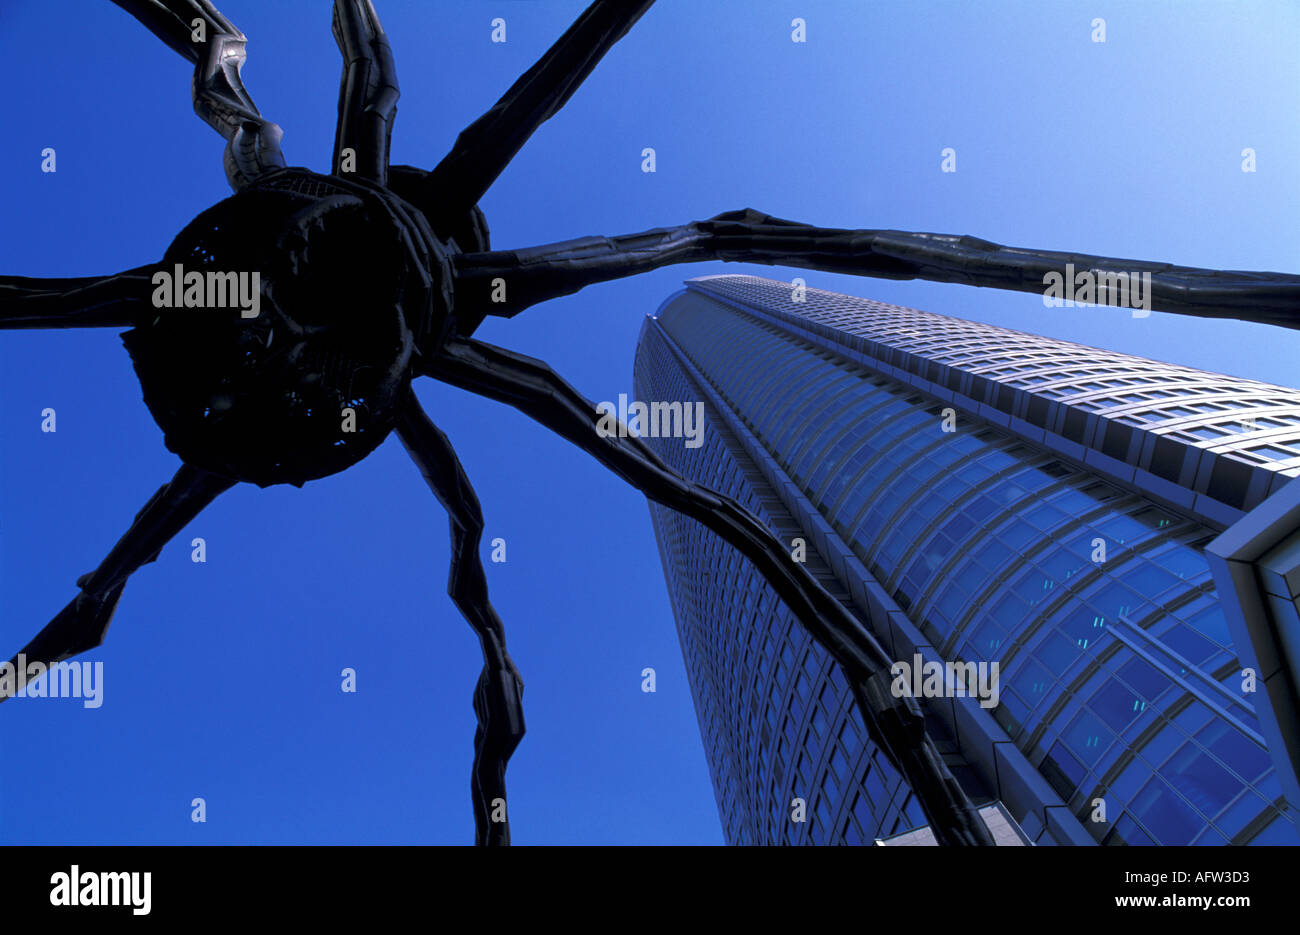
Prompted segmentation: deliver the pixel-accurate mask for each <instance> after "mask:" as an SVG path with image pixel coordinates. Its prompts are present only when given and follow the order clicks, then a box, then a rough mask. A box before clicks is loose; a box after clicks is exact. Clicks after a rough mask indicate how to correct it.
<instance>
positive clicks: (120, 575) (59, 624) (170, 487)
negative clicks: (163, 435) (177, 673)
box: [0, 464, 234, 701]
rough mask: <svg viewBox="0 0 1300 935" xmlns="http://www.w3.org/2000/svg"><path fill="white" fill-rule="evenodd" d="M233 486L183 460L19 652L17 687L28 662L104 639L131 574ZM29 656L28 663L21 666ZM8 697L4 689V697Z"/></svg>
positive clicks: (58, 657) (55, 658)
mask: <svg viewBox="0 0 1300 935" xmlns="http://www.w3.org/2000/svg"><path fill="white" fill-rule="evenodd" d="M233 485H234V481H232V480H229V479H227V478H224V477H218V476H217V475H215V474H209V473H208V472H207V471H202V470H199V469H198V468H194V467H190V466H189V465H187V464H182V465H181V468H180V470H178V471H177V472H176V475H175V476H174V477H173V478H172V479H171V481H170V482H168V483H166V484H163V486H162V487H160V488H158V492H157V493H155V494H154V495H153V496H152V497H151V498H150V499H149V502H148V503H146V504H145V505H144V508H143V509H142V510H140V512H139V513H137V514H136V517H135V522H133V523H132V524H131V528H130V529H128V530H127V531H126V534H125V535H124V536H122V538H121V539H119V540H118V542H117V545H115V546H113V548H112V549H111V550H110V551H109V553H108V556H107V557H106V558H105V559H104V561H103V562H102V563H100V565H99V567H98V568H96V569H95V570H94V571H92V572H90V573H89V574H85V575H82V576H81V577H80V578H78V579H77V587H79V588H80V589H81V591H80V593H79V594H78V595H77V596H76V597H74V598H73V599H72V601H71V602H70V603H69V604H68V606H67V607H65V608H63V610H61V611H59V613H58V615H57V616H55V618H54V619H53V620H51V621H50V622H49V624H47V625H46V626H45V628H44V629H43V630H41V632H40V633H38V634H36V636H35V637H33V638H32V640H31V642H29V643H28V644H27V645H26V646H24V647H23V648H22V650H21V651H20V652H19V654H18V656H15V657H14V659H13V660H12V664H13V666H14V669H15V671H16V673H17V684H16V685H15V686H14V688H15V690H17V689H19V688H22V687H23V686H24V685H26V684H27V666H28V665H31V664H32V663H33V662H40V663H43V664H44V665H45V666H46V667H49V666H50V665H52V664H53V663H55V662H61V661H62V660H64V659H67V658H68V657H69V656H75V655H77V654H78V653H83V652H85V651H86V650H88V649H94V648H95V647H96V646H98V645H99V644H100V643H102V642H103V641H104V633H105V631H107V630H108V624H109V621H110V620H111V619H112V617H113V611H114V610H115V609H116V607H117V601H118V598H119V597H121V595H122V588H123V587H124V586H125V585H126V579H127V578H128V577H130V576H131V575H132V574H134V573H135V572H136V570H138V569H139V568H140V566H142V565H147V564H148V563H149V562H152V561H153V560H154V559H156V558H157V557H158V553H159V552H160V551H161V550H162V547H163V546H164V545H166V544H167V542H168V541H170V540H171V538H172V537H173V536H175V535H176V534H177V533H178V532H180V531H181V530H182V529H184V528H185V526H186V525H187V524H188V523H189V522H190V521H191V520H192V519H194V517H196V516H198V515H199V513H200V512H202V510H203V508H204V507H206V506H207V505H208V504H209V503H211V502H212V501H213V500H214V499H216V497H217V495H218V494H220V493H222V492H224V491H225V490H228V489H229V488H230V487H232V486H233ZM23 657H25V662H26V665H19V659H20V658H23ZM6 697H8V696H7V695H4V694H2V693H0V701H3V700H4V699H5V698H6Z"/></svg>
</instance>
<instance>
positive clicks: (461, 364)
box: [423, 335, 992, 844]
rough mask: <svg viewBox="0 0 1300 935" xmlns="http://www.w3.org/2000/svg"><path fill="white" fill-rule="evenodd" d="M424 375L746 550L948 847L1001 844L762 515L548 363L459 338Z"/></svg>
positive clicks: (879, 661) (877, 652)
mask: <svg viewBox="0 0 1300 935" xmlns="http://www.w3.org/2000/svg"><path fill="white" fill-rule="evenodd" d="M423 372H424V373H425V374H426V375H428V376H431V377H434V378H436V379H438V380H442V381H443V382H445V383H450V384H452V385H453V386H459V387H461V388H462V389H467V390H470V391H471V392H474V393H478V394H479V395H482V396H487V397H488V398H490V399H495V400H498V401H500V402H505V403H509V404H510V405H512V406H514V407H515V408H516V409H518V410H520V411H521V412H523V413H524V414H526V415H528V416H531V417H532V418H533V419H535V420H536V421H538V422H540V423H541V424H542V425H544V426H546V427H547V428H549V429H551V430H552V431H554V432H556V433H557V434H559V435H560V436H562V437H563V438H565V439H567V440H569V441H571V442H573V443H574V444H575V445H577V446H578V447H579V448H581V449H583V450H584V451H586V452H587V453H588V454H591V455H593V456H594V457H595V458H596V459H597V460H598V461H600V462H601V464H603V465H605V467H607V468H609V469H610V470H611V471H613V472H614V473H615V474H617V475H618V476H619V477H621V478H623V480H625V481H627V482H628V483H630V484H631V485H632V486H634V487H636V488H637V489H638V490H640V491H641V492H642V493H644V494H645V495H646V496H647V497H648V498H649V499H651V500H654V501H655V502H657V503H661V504H663V505H664V506H667V507H670V508H672V509H674V510H677V511H678V512H680V513H682V514H684V515H686V516H689V517H691V518H692V519H695V520H697V521H698V522H700V523H702V524H703V525H704V526H706V527H707V528H708V529H709V530H711V531H712V532H714V533H715V534H717V535H718V536H720V537H721V538H722V539H724V540H725V541H726V542H727V543H728V544H730V545H731V546H733V547H734V548H736V549H737V550H738V551H740V552H741V553H742V554H743V555H744V556H745V557H746V558H748V559H749V560H750V562H752V563H753V564H754V566H755V567H756V568H757V569H758V571H759V572H760V573H761V574H762V575H763V577H764V578H765V579H766V580H767V582H768V583H769V584H770V585H771V586H772V588H773V590H775V591H776V592H777V594H778V595H779V596H780V597H781V599H782V600H783V601H784V602H785V603H786V605H787V606H788V607H789V608H790V609H791V610H792V611H793V612H794V614H795V615H796V616H797V617H798V618H799V620H800V621H801V622H802V623H803V625H804V626H805V627H806V628H807V629H808V631H809V633H810V634H811V635H812V636H813V638H814V639H816V640H817V642H818V643H820V644H821V645H822V646H823V647H824V648H825V649H826V650H827V651H828V652H829V653H830V654H831V655H832V656H833V657H834V658H835V660H836V661H837V662H838V663H839V664H840V666H841V667H842V668H843V670H844V672H845V674H846V676H847V677H848V681H849V684H850V685H852V686H853V692H854V697H855V699H856V701H857V704H858V708H859V710H860V711H861V713H862V716H863V719H864V721H865V722H866V725H867V729H868V730H869V732H870V733H871V736H872V739H873V740H875V742H876V743H877V744H879V745H880V747H881V748H882V749H883V750H884V751H885V752H886V754H887V755H889V756H890V758H891V759H892V761H893V763H894V765H895V766H896V768H898V770H899V771H900V772H901V773H902V774H903V776H904V777H905V778H906V780H907V781H908V783H909V784H910V785H911V788H912V791H913V792H915V794H916V796H917V798H918V800H919V801H920V803H921V806H922V808H923V810H924V811H925V814H926V817H927V818H928V819H929V821H930V825H931V827H932V829H933V830H934V832H935V837H936V838H937V840H938V841H939V843H940V844H992V839H991V837H990V836H989V833H988V830H987V828H986V827H985V825H984V823H983V821H982V820H981V819H980V818H979V817H978V815H977V814H976V812H975V810H974V808H973V807H972V806H971V804H970V802H969V800H968V799H967V798H966V795H965V793H964V792H963V791H962V789H961V787H960V786H959V785H958V784H957V781H956V780H955V779H954V778H953V776H952V774H951V773H950V772H949V770H948V768H947V766H946V765H945V764H944V763H943V760H942V759H941V757H940V756H939V753H938V751H937V749H936V748H935V746H934V743H933V741H931V740H930V738H929V737H928V735H927V734H926V731H925V724H924V720H923V716H922V714H921V709H920V707H919V706H918V704H917V702H916V699H914V698H911V697H903V698H895V697H893V695H892V693H891V691H890V689H889V684H890V676H889V670H890V666H891V665H892V664H893V660H891V659H890V658H889V655H888V654H887V653H886V651H885V649H884V648H883V647H882V646H881V645H880V643H879V642H878V641H877V640H876V638H875V637H874V636H873V635H872V634H871V633H870V632H869V631H868V630H867V628H866V627H865V626H863V624H862V623H861V622H860V621H859V620H858V619H857V618H856V617H855V616H854V615H853V614H851V613H850V612H849V611H848V609H847V608H846V607H845V606H844V605H843V604H841V603H840V602H839V601H837V600H836V599H835V598H834V597H833V596H832V595H831V594H830V593H829V592H827V591H826V590H825V589H824V588H823V587H822V586H821V585H820V584H819V583H818V582H817V580H816V579H815V578H813V577H812V575H810V574H809V573H808V571H807V570H806V569H805V568H804V567H803V565H801V564H799V563H797V562H792V561H791V560H790V555H789V552H788V551H787V550H786V546H785V545H784V544H783V543H782V542H781V541H780V539H778V538H777V537H776V536H775V535H774V534H773V533H772V531H771V530H769V529H768V528H767V527H766V526H765V525H763V523H762V522H761V521H760V520H759V519H757V518H756V517H755V516H754V515H753V514H751V513H749V512H748V511H746V510H745V509H744V508H743V507H741V506H740V505H739V504H737V503H736V502H735V501H733V500H731V499H729V498H727V497H724V496H722V495H720V494H717V493H715V492H713V491H711V490H709V489H707V488H705V487H703V486H700V485H699V484H695V483H693V482H692V481H690V480H688V479H686V478H685V477H683V476H682V475H680V474H678V473H677V472H676V471H674V470H673V469H672V468H670V467H669V466H668V465H666V464H665V463H664V462H663V461H662V460H661V459H660V458H659V456H658V455H656V454H655V453H654V451H653V450H652V449H651V448H650V447H649V446H648V445H646V444H645V442H643V441H641V439H639V438H636V437H635V436H630V437H626V438H620V437H617V436H616V435H602V434H601V433H600V432H599V431H598V430H597V425H598V422H599V420H600V419H601V413H600V412H599V411H598V410H597V409H596V407H595V406H594V405H593V404H592V402H591V401H590V400H588V399H586V398H585V397H583V396H582V394H580V393H579V392H578V391H577V390H575V389H574V388H573V387H572V386H570V385H569V384H568V383H566V382H565V381H564V380H563V379H561V378H560V376H559V375H558V374H556V373H555V371H554V370H552V369H551V368H550V367H549V366H547V365H546V364H545V363H543V362H542V361H539V360H534V359H533V358H530V357H524V356H523V355H520V354H515V353H513V352H511V351H507V350H504V349H503V348H499V347H494V346H493V345H491V344H486V343H484V342H482V341H476V340H473V339H467V338H462V337H459V336H456V335H452V336H450V337H449V339H448V341H447V343H446V345H445V347H444V349H443V350H442V351H441V353H439V354H438V355H436V356H433V357H431V358H427V359H426V360H425V362H424V367H423Z"/></svg>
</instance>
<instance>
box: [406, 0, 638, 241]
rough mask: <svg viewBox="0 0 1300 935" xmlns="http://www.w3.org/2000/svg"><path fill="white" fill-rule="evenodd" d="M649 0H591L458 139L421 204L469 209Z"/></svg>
mask: <svg viewBox="0 0 1300 935" xmlns="http://www.w3.org/2000/svg"><path fill="white" fill-rule="evenodd" d="M653 2H654V0H596V2H594V3H593V4H592V5H591V6H589V7H587V9H586V10H585V11H583V13H582V15H580V16H579V17H578V18H577V19H576V20H575V21H574V23H573V25H572V26H570V27H569V28H568V30H567V31H566V32H565V33H564V35H562V36H561V37H560V38H559V39H558V40H556V42H555V44H554V45H552V46H551V47H550V49H548V50H547V52H546V54H545V55H543V56H542V57H541V58H540V59H538V60H537V62H536V63H534V65H533V66H532V67H531V68H529V69H528V71H526V72H524V73H523V75H521V76H520V77H519V80H517V81H516V82H515V83H514V84H513V85H511V86H510V90H508V91H506V93H505V94H504V95H502V97H501V99H500V100H499V101H497V102H496V104H494V105H493V106H492V108H491V109H490V110H488V111H487V112H486V113H485V114H483V116H481V117H479V118H478V119H477V120H475V121H474V122H473V123H471V124H470V125H469V126H467V127H466V128H465V129H464V130H462V131H461V132H460V135H459V136H458V137H457V138H456V144H455V145H454V146H453V147H452V148H451V152H449V153H447V155H446V156H444V157H443V158H442V161H441V162H439V163H438V165H437V166H435V167H434V169H433V171H432V172H430V173H429V175H428V177H427V178H426V179H425V180H424V182H423V185H424V188H425V190H426V195H425V199H426V203H433V204H439V205H440V206H441V207H440V209H439V210H440V212H441V213H445V214H448V215H456V216H459V215H460V214H462V213H464V212H467V211H469V209H471V208H472V207H473V206H474V205H476V204H477V203H478V201H479V199H480V198H482V197H483V195H484V193H485V192H486V191H487V190H488V188H489V187H490V186H491V185H492V183H493V182H494V181H496V178H497V176H499V175H500V174H501V173H502V172H503V171H504V170H505V167H506V166H507V165H509V164H510V160H511V159H513V158H514V157H515V153H517V152H519V150H520V149H521V148H522V147H523V145H524V143H526V142H527V141H528V138H529V137H530V136H532V135H533V131H535V130H536V129H537V128H538V127H539V126H541V125H542V124H543V123H544V122H545V121H547V120H549V119H550V118H551V117H553V116H554V115H555V114H556V113H558V112H559V110H560V108H562V107H563V106H564V105H565V103H566V102H567V101H568V100H569V98H570V97H571V96H572V95H573V92H574V91H576V90H577V89H578V86H579V85H581V84H582V82H583V81H584V80H585V79H586V77H587V75H589V74H591V71H592V69H593V68H595V67H596V63H597V62H599V61H600V60H601V58H603V57H604V55H605V53H606V52H608V51H609V50H610V48H611V47H613V45H614V43H616V42H618V40H619V39H621V38H623V35H624V34H625V33H626V32H627V31H628V30H629V29H630V28H632V25H633V24H634V23H635V22H636V21H637V20H638V19H640V18H641V15H642V14H643V13H644V12H645V11H646V10H648V9H649V8H650V5H651V4H652V3H653Z"/></svg>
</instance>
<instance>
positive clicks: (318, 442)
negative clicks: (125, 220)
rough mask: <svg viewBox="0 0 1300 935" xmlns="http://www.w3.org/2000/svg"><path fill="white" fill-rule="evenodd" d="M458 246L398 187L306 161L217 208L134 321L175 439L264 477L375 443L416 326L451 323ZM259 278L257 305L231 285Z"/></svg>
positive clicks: (402, 386)
mask: <svg viewBox="0 0 1300 935" xmlns="http://www.w3.org/2000/svg"><path fill="white" fill-rule="evenodd" d="M454 249H455V245H454V242H453V243H452V244H450V245H448V244H445V243H443V242H442V241H440V240H439V239H438V238H437V237H436V235H434V234H433V232H432V230H431V228H430V227H429V225H428V223H427V221H426V220H425V218H424V216H423V215H422V214H421V213H420V211H419V210H418V209H417V208H414V207H413V206H411V205H410V204H409V203H407V202H405V201H404V200H403V199H401V198H400V197H399V196H397V195H396V194H394V193H393V192H391V191H389V190H387V189H385V188H382V187H380V186H376V185H368V184H365V183H358V182H349V181H347V180H342V179H338V178H335V177H331V176H324V175H320V174H317V173H314V172H311V171H309V170H307V169H300V168H287V169H280V170H277V171H275V172H272V173H269V174H268V175H267V176H266V177H265V178H263V179H260V180H259V181H258V182H256V183H255V184H253V185H250V186H249V187H247V188H245V189H244V190H242V191H240V192H238V193H237V194H235V195H232V196H231V197H229V198H227V199H225V200H223V201H221V202H219V203H217V204H216V205H214V206H212V207H211V208H209V209H207V210H205V211H203V212H202V213H201V214H199V215H198V216H197V217H196V218H195V219H194V220H193V221H192V222H190V224H188V225H187V226H186V227H185V228H184V230H182V231H181V232H180V234H178V235H177V237H176V239H175V240H174V241H173V242H172V244H171V246H170V247H169V248H168V250H167V252H166V254H165V255H164V257H163V261H162V263H161V264H160V265H159V272H158V273H157V274H155V276H154V277H151V283H150V285H151V286H153V291H152V293H151V299H150V301H151V304H152V305H153V306H154V308H155V311H154V314H152V315H149V316H146V317H145V318H144V319H143V320H141V321H140V323H138V324H137V325H136V327H135V328H133V329H132V330H131V331H128V332H127V333H126V334H125V335H123V342H124V343H125V345H126V347H127V350H128V351H129V352H130V354H131V359H132V361H133V363H134V365H135V370H136V374H137V376H138V377H139V379H140V384H141V388H142V389H143V391H144V400H145V403H146V405H147V406H148V407H149V410H150V413H151V414H152V415H153V417H154V420H155V421H156V422H157V423H158V425H159V427H160V428H161V429H162V430H163V436H164V441H165V444H166V445H167V447H168V448H169V449H170V450H171V451H173V452H175V453H176V454H177V455H179V456H180V457H181V458H182V459H183V460H184V461H185V462H186V463H188V464H192V465H195V466H197V467H201V468H203V469H204V470H207V471H211V472H213V473H216V474H220V475H222V476H225V477H231V478H234V479H236V480H240V481H247V482H250V483H254V484H257V485H259V486H263V487H265V486H268V485H271V484H278V483H290V484H295V485H298V486H301V485H302V484H303V483H305V482H306V481H309V480H315V479H317V478H320V477H325V476H327V475H329V474H333V473H336V472H338V471H341V470H344V469H345V468H348V467H350V466H351V465H353V464H355V463H357V462H358V461H360V460H361V459H363V458H364V457H365V456H366V455H368V454H369V453H370V452H371V451H373V450H374V449H375V448H376V447H377V446H378V445H379V444H380V443H382V442H383V440H384V439H385V438H386V437H387V436H388V434H389V433H390V432H391V430H392V429H393V427H394V425H395V424H396V418H397V411H398V409H399V407H400V405H401V402H402V400H403V398H404V396H405V393H406V392H407V388H408V386H409V384H410V381H411V378H412V375H413V374H412V367H411V364H412V360H413V358H414V356H415V348H416V346H417V342H424V341H427V340H430V339H431V340H432V341H434V342H435V343H436V341H437V340H438V339H439V337H440V336H441V335H442V334H443V332H444V330H445V329H447V328H448V327H449V324H450V315H451V305H450V298H451V274H450V268H449V264H448V259H447V254H448V252H449V251H450V250H454ZM173 271H174V272H173ZM251 273H256V274H257V275H256V276H252V275H251ZM181 277H184V278H185V285H184V287H182V285H181V284H180V280H181ZM250 282H252V283H256V284H257V288H258V289H259V293H260V294H259V295H258V296H257V298H256V302H255V303H254V304H255V307H256V308H255V314H250V313H249V308H248V306H247V304H246V303H245V304H242V305H241V304H239V303H235V302H232V301H229V297H230V296H231V295H232V294H233V293H234V292H235V286H236V284H237V283H238V284H242V285H243V288H244V289H245V290H246V289H247V288H248V284H249V283H250ZM213 283H215V284H217V285H218V286H226V288H222V289H220V290H219V291H220V292H221V295H217V296H214V295H213V289H212V288H211V284H213ZM205 285H207V286H208V288H207V289H206V291H205ZM173 288H174V289H175V294H176V297H177V298H178V299H179V298H181V296H182V295H183V294H185V295H189V296H190V297H191V298H192V299H193V300H194V301H185V302H179V301H173V299H172V294H171V293H172V290H173ZM221 298H225V299H227V301H224V302H222V301H219V299H221Z"/></svg>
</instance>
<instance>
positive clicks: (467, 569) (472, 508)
mask: <svg viewBox="0 0 1300 935" xmlns="http://www.w3.org/2000/svg"><path fill="white" fill-rule="evenodd" d="M397 437H398V438H399V439H401V442H402V444H403V445H404V446H405V447H406V450H407V452H408V453H409V454H410V456H411V459H412V460H413V461H414V462H415V463H416V466H418V467H419V469H420V473H421V474H423V475H424V479H425V481H427V482H428V484H429V489H430V490H432V491H433V495H434V496H435V497H437V498H438V501H439V502H440V503H441V504H442V505H443V507H444V508H445V509H446V510H447V516H448V518H449V519H450V521H451V580H450V582H449V583H448V585H447V593H449V594H450V595H451V599H452V600H453V601H454V602H455V604H456V607H457V608H459V610H460V612H461V613H462V614H463V615H464V617H465V619H466V620H467V621H468V622H469V625H470V626H471V627H473V628H474V632H475V633H477V634H478V637H479V641H480V642H481V643H482V646H483V671H482V673H481V674H480V675H479V679H478V684H477V686H475V689H474V713H475V715H476V716H477V718H478V729H477V730H476V731H475V733H474V770H473V774H472V776H471V779H470V792H471V795H472V797H473V800H474V825H475V839H476V841H477V843H479V844H509V843H510V824H509V821H508V820H501V821H493V820H492V814H493V812H494V811H495V810H496V806H495V805H494V801H495V800H500V802H502V803H504V802H505V797H506V763H507V762H508V761H509V759H510V755H511V754H512V753H514V751H515V747H517V746H519V741H520V740H522V739H523V736H524V709H523V691H524V682H523V679H522V678H520V676H519V671H518V670H517V669H516V668H515V664H514V662H512V661H511V659H510V655H509V653H507V652H506V634H505V627H504V626H502V624H501V618H500V617H498V616H497V612H496V611H495V610H494V609H493V608H492V604H491V602H490V601H489V600H488V588H487V577H486V575H484V573H483V562H482V560H481V559H480V558H479V553H478V549H479V541H480V539H481V537H482V535H483V510H482V508H481V507H480V506H479V501H478V497H477V496H476V495H475V493H474V487H473V485H472V484H471V483H470V480H469V476H468V475H467V474H466V473H465V468H464V467H463V466H462V465H461V463H460V458H458V457H457V456H456V450H455V449H454V448H453V447H452V444H451V440H450V439H448V438H447V436H446V435H445V434H444V433H443V432H442V430H441V429H439V428H438V427H437V426H436V425H434V424H433V422H432V421H431V420H430V419H429V417H428V415H426V414H425V412H424V409H423V408H422V407H421V406H420V404H419V402H418V401H417V400H416V398H415V394H414V393H410V394H409V395H408V396H407V399H406V404H405V406H404V407H403V408H402V411H401V413H400V415H399V416H398V420H397Z"/></svg>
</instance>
